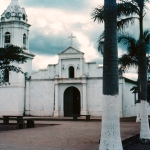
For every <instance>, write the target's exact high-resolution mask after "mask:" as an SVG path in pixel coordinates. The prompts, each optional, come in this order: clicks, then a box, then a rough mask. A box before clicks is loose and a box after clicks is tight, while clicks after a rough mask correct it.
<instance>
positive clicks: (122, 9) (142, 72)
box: [92, 0, 150, 139]
mask: <svg viewBox="0 0 150 150" xmlns="http://www.w3.org/2000/svg"><path fill="white" fill-rule="evenodd" d="M148 2H149V0H120V1H119V3H118V4H117V18H118V21H117V27H118V29H124V28H125V27H128V25H130V24H134V21H135V20H136V19H138V21H139V31H140V41H139V43H138V56H139V58H138V60H139V61H138V66H139V86H140V100H141V131H140V138H141V139H150V131H149V124H148V111H147V63H146V61H147V60H146V45H145V41H144V38H143V36H144V33H143V18H144V17H145V14H146V8H147V6H146V4H147V3H148ZM104 16H105V11H104V6H99V7H97V8H95V9H94V11H93V13H92V17H93V19H94V21H96V20H97V21H98V22H103V21H104V18H105V17H104ZM105 32H106V31H105ZM105 36H106V33H105ZM105 40H106V39H105Z"/></svg>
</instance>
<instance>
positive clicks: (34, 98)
mask: <svg viewBox="0 0 150 150" xmlns="http://www.w3.org/2000/svg"><path fill="white" fill-rule="evenodd" d="M29 86H30V90H29V96H28V97H29V98H27V99H26V101H27V102H26V104H27V105H28V106H26V108H27V109H26V114H27V115H31V116H52V115H53V110H54V81H50V80H49V81H47V80H42V81H40V80H39V81H38V80H34V81H33V80H31V81H30V83H29Z"/></svg>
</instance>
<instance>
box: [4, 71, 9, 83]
mask: <svg viewBox="0 0 150 150" xmlns="http://www.w3.org/2000/svg"><path fill="white" fill-rule="evenodd" d="M3 81H4V82H9V70H8V69H5V70H4V72H3Z"/></svg>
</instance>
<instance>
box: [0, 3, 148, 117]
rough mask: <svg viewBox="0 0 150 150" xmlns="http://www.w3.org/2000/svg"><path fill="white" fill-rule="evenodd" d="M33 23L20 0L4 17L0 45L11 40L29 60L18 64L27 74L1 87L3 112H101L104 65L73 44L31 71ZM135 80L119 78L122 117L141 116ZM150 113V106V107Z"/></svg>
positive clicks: (13, 75) (11, 74)
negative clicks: (43, 66)
mask: <svg viewBox="0 0 150 150" xmlns="http://www.w3.org/2000/svg"><path fill="white" fill-rule="evenodd" d="M29 27H30V25H29V24H28V19H27V14H26V12H25V9H24V8H21V7H20V5H19V3H18V0H11V3H10V5H9V6H8V8H7V9H6V10H5V11H4V13H3V14H2V15H1V21H0V47H4V46H6V45H7V44H13V45H18V46H19V47H21V48H23V49H24V55H26V56H28V60H27V62H26V63H24V64H16V65H18V66H20V67H21V68H22V70H23V71H24V72H26V73H27V76H26V77H25V76H24V75H23V74H21V73H15V72H9V83H10V85H7V86H5V85H2V86H0V95H1V100H0V116H2V115H31V116H57V117H59V116H66V117H67V116H72V114H90V115H91V116H101V114H102V111H103V108H102V99H103V94H102V81H103V76H102V72H103V67H102V66H99V65H98V64H96V63H95V62H85V59H84V53H82V52H81V51H80V50H78V49H76V48H74V47H72V46H69V47H68V48H66V49H65V50H63V51H62V52H61V53H59V54H58V56H59V60H58V63H57V64H49V65H48V66H47V68H46V69H42V70H39V71H38V72H36V73H34V74H32V60H33V59H34V54H32V53H31V52H30V51H29V41H28V39H29ZM135 84H136V83H135V82H134V81H132V80H129V79H126V78H123V77H122V78H120V79H119V110H120V116H122V117H129V116H136V114H137V104H136V103H135V95H134V94H133V93H132V92H131V91H130V89H131V88H132V87H133V85H135ZM147 107H148V108H149V112H150V106H149V105H148V106H147Z"/></svg>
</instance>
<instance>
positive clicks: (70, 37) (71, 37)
mask: <svg viewBox="0 0 150 150" xmlns="http://www.w3.org/2000/svg"><path fill="white" fill-rule="evenodd" d="M73 38H76V37H75V36H73V34H72V33H71V36H69V37H68V39H71V46H72V43H73Z"/></svg>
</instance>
